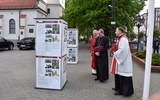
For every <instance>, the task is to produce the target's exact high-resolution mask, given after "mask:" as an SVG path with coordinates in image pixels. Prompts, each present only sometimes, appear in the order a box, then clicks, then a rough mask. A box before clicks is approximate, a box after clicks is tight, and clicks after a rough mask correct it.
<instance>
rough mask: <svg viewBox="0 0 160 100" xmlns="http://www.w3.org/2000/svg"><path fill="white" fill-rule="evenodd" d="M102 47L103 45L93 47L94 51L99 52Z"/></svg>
mask: <svg viewBox="0 0 160 100" xmlns="http://www.w3.org/2000/svg"><path fill="white" fill-rule="evenodd" d="M102 49H103V46H97V47H95V48H94V52H100V51H101V50H102Z"/></svg>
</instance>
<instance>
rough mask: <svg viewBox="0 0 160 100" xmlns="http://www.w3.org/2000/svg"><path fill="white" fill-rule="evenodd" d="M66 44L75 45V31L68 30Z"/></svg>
mask: <svg viewBox="0 0 160 100" xmlns="http://www.w3.org/2000/svg"><path fill="white" fill-rule="evenodd" d="M68 45H76V32H75V31H70V32H69V37H68Z"/></svg>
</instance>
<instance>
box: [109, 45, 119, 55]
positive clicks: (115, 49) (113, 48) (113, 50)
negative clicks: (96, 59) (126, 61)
mask: <svg viewBox="0 0 160 100" xmlns="http://www.w3.org/2000/svg"><path fill="white" fill-rule="evenodd" d="M117 50H118V46H117V45H116V43H113V44H112V47H111V50H110V51H111V53H113V52H115V51H117Z"/></svg>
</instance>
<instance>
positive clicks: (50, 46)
mask: <svg viewBox="0 0 160 100" xmlns="http://www.w3.org/2000/svg"><path fill="white" fill-rule="evenodd" d="M36 31H37V32H36V49H37V50H36V55H43V56H59V57H60V56H63V55H65V54H66V52H67V51H66V48H67V25H66V24H62V23H61V22H60V21H57V23H37V26H36Z"/></svg>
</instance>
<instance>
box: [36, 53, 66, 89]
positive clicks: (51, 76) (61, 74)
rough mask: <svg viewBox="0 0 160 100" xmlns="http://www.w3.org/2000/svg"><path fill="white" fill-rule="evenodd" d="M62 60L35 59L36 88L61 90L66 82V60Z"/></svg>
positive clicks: (64, 58)
mask: <svg viewBox="0 0 160 100" xmlns="http://www.w3.org/2000/svg"><path fill="white" fill-rule="evenodd" d="M66 59H67V57H66V56H64V57H63V58H43V57H37V58H36V88H46V89H62V88H63V86H64V84H65V83H66V81H67V76H66V65H67V64H66V61H67V60H66Z"/></svg>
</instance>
